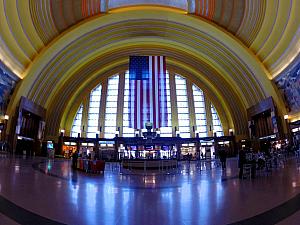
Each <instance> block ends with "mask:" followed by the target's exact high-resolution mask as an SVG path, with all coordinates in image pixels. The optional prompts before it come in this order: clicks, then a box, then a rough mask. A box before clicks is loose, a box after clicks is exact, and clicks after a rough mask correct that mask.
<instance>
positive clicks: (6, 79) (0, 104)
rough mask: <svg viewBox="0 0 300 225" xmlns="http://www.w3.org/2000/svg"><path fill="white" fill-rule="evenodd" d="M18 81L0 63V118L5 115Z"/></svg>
mask: <svg viewBox="0 0 300 225" xmlns="http://www.w3.org/2000/svg"><path fill="white" fill-rule="evenodd" d="M19 80H20V79H19V78H18V77H17V76H16V75H15V74H14V73H13V72H11V71H10V70H9V69H8V68H7V67H6V66H5V65H4V64H3V63H2V62H1V61H0V116H3V115H5V112H6V109H7V105H8V103H9V100H10V97H11V95H12V93H13V90H14V88H15V86H16V84H17V82H18V81H19Z"/></svg>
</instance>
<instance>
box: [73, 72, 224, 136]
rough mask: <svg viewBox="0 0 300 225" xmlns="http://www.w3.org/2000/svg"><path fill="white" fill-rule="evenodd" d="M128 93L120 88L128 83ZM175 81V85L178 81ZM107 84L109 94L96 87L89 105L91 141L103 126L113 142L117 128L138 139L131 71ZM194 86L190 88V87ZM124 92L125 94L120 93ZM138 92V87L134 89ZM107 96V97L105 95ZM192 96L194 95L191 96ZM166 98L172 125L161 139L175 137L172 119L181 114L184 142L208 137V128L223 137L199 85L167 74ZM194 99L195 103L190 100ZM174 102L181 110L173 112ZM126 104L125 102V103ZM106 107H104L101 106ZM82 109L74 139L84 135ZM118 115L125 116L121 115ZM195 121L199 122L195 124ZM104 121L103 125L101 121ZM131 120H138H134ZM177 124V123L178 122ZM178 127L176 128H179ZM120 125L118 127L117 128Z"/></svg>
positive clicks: (105, 133) (161, 128) (100, 85)
mask: <svg viewBox="0 0 300 225" xmlns="http://www.w3.org/2000/svg"><path fill="white" fill-rule="evenodd" d="M170 76H172V78H173V79H174V80H175V84H174V83H173V84H172V85H175V86H174V87H172V88H174V89H175V90H174V92H172V95H174V96H171V91H170V89H171V88H170V85H171V84H170ZM124 79H125V83H124V89H123V87H122V85H121V86H120V84H119V83H120V80H122V82H124ZM174 80H173V81H174ZM104 82H107V91H106V93H104V92H103V90H102V85H103V84H102V83H101V84H99V85H98V86H97V87H95V88H94V89H93V90H92V91H91V93H90V97H89V104H87V105H88V109H87V117H88V118H87V126H88V127H87V129H86V130H87V137H90V138H95V137H96V133H97V132H98V131H99V126H100V124H103V125H101V126H104V129H103V130H102V131H104V137H105V138H113V137H115V133H116V131H117V130H118V127H117V126H122V129H121V130H120V131H121V133H120V136H123V137H134V135H135V130H134V129H133V128H131V127H130V124H129V123H130V122H129V121H130V116H131V115H129V114H130V110H129V105H130V104H129V101H130V96H129V95H130V90H129V88H130V87H132V86H130V85H129V71H126V72H125V77H124V75H119V74H117V75H114V76H111V77H109V78H108V79H107V80H105V81H104ZM188 85H190V86H188ZM120 88H122V90H120ZM133 88H134V87H133ZM119 91H120V92H121V93H123V94H124V99H123V96H122V97H121V98H120V99H118V96H121V95H119ZM102 92H103V93H102ZM190 92H191V93H190ZM101 94H103V96H102V97H103V98H104V99H103V100H102V101H103V104H104V105H105V110H100V108H101V105H100V103H101ZM166 94H167V99H166V102H167V112H168V125H167V127H160V128H159V129H160V135H161V137H171V136H172V131H173V129H174V123H175V121H172V118H176V116H174V117H172V112H173V113H177V116H178V128H177V130H179V132H180V136H181V137H183V138H189V137H191V136H193V135H194V134H193V135H192V132H194V131H195V132H197V133H199V137H207V136H208V130H207V127H208V126H210V125H211V127H212V129H213V131H214V133H216V134H217V136H222V135H223V128H222V124H221V121H220V118H219V116H218V114H217V112H216V110H215V107H214V106H213V105H212V104H211V106H210V108H209V107H206V106H205V102H209V100H208V101H206V100H205V98H206V96H205V93H204V92H203V91H202V90H201V89H200V88H199V87H198V86H196V85H195V84H191V83H190V82H187V79H186V78H185V77H182V76H181V75H179V74H175V75H174V74H172V75H171V74H169V72H168V71H167V73H166ZM189 96H191V97H192V98H193V99H192V100H191V99H188V98H189ZM171 99H173V100H174V101H176V103H177V107H176V108H174V109H172V108H171ZM122 101H124V102H122ZM121 103H124V104H123V111H122V110H119V111H118V106H120V105H122V104H121ZM192 103H193V104H194V109H195V110H191V109H192V108H193V107H192V106H190V105H189V104H192ZM101 104H102V103H101ZM82 109H83V106H82V105H81V106H80V108H79V109H78V112H77V114H76V117H75V119H74V121H73V124H72V129H71V130H72V131H71V135H72V136H75V137H77V134H78V133H81V132H82V130H81V129H82V120H83V119H82ZM209 109H210V110H211V112H206V110H209ZM100 112H105V115H100ZM118 112H119V113H120V114H121V113H122V115H118ZM207 113H209V115H210V114H211V115H212V121H211V123H210V124H208V120H207ZM192 114H194V115H193V116H192V118H195V120H194V121H193V120H191V119H190V118H191V115H192ZM100 118H102V120H103V121H99V120H100ZM118 118H120V119H121V118H123V121H119V122H118ZM131 119H134V118H133V117H132V118H131ZM176 123H177V122H176ZM176 123H175V124H176ZM117 124H118V125H117ZM192 126H195V130H194V131H192V130H191V127H192Z"/></svg>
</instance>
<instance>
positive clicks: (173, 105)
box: [169, 71, 178, 137]
mask: <svg viewBox="0 0 300 225" xmlns="http://www.w3.org/2000/svg"><path fill="white" fill-rule="evenodd" d="M169 76H170V81H169V82H170V100H171V112H172V136H173V137H176V131H175V127H176V128H177V130H178V114H177V99H176V84H175V74H174V73H173V72H171V71H170V72H169Z"/></svg>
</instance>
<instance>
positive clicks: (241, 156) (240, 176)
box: [239, 149, 246, 179]
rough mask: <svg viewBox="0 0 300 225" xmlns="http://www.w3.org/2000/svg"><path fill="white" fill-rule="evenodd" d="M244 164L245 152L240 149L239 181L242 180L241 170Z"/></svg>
mask: <svg viewBox="0 0 300 225" xmlns="http://www.w3.org/2000/svg"><path fill="white" fill-rule="evenodd" d="M245 163H246V152H245V150H243V149H241V150H240V153H239V168H240V172H239V178H240V179H242V178H243V168H244V164H245Z"/></svg>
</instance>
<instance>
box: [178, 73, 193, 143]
mask: <svg viewBox="0 0 300 225" xmlns="http://www.w3.org/2000/svg"><path fill="white" fill-rule="evenodd" d="M175 85H176V100H177V114H178V129H179V131H180V136H181V137H186V138H187V137H190V136H191V134H190V119H189V104H188V97H187V90H186V79H185V78H183V77H182V76H180V75H177V74H176V75H175Z"/></svg>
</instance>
